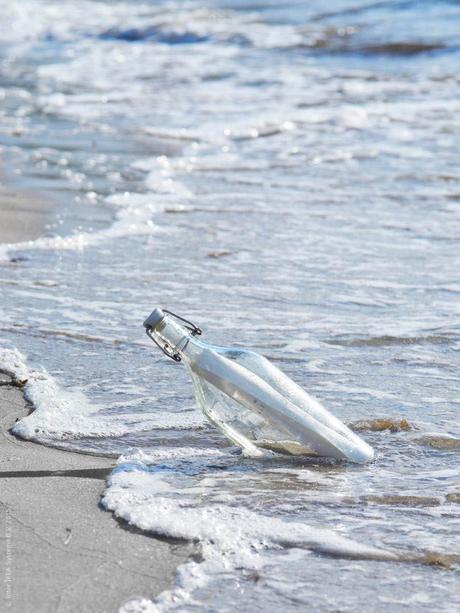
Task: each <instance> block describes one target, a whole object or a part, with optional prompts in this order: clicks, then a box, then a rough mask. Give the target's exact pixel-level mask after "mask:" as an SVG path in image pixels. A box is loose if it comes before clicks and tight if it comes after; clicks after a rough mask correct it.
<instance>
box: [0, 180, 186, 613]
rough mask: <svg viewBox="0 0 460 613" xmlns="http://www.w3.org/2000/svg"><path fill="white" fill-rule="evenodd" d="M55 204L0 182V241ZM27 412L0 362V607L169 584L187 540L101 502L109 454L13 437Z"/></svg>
mask: <svg viewBox="0 0 460 613" xmlns="http://www.w3.org/2000/svg"><path fill="white" fill-rule="evenodd" d="M55 207H56V203H55V202H53V201H52V200H51V199H47V198H46V196H44V195H42V194H38V196H35V195H34V192H33V191H28V190H21V189H18V188H15V187H14V186H11V184H8V186H7V185H5V183H4V182H1V183H0V244H1V243H6V244H8V243H16V242H22V241H27V240H33V239H35V238H38V237H40V236H41V235H42V234H43V231H44V229H45V227H46V223H47V221H48V219H49V214H50V211H51V210H52V209H54V208H55ZM29 412H30V406H29V405H28V403H27V402H26V401H25V399H24V397H23V394H22V390H21V389H20V387H18V386H17V385H16V384H15V382H14V381H13V379H12V378H11V377H10V376H9V375H8V374H6V373H3V372H2V371H1V370H0V576H1V578H2V590H0V603H1V604H0V609H2V610H3V607H2V605H4V606H5V607H6V609H7V610H10V611H12V612H17V613H20V612H21V613H22V611H31V610H33V611H37V612H38V613H39V612H41V611H43V612H48V611H54V610H59V611H61V612H62V611H64V612H65V611H68V612H69V613H70V612H72V611H77V610H78V611H117V610H118V609H119V607H120V606H122V605H123V604H124V603H125V602H126V601H128V600H130V599H132V598H140V597H146V598H149V599H154V598H155V597H156V596H157V595H158V594H159V593H161V592H162V591H163V590H165V589H168V588H170V587H171V586H172V585H173V582H174V577H175V573H176V569H177V567H178V566H179V565H180V564H181V563H182V562H184V561H185V560H186V559H187V558H188V557H189V555H190V554H191V553H192V550H193V545H192V544H188V543H182V542H181V543H174V542H169V541H168V540H167V539H161V538H156V537H155V536H153V535H149V534H147V533H142V532H141V531H136V530H131V529H130V526H129V525H128V524H125V525H123V524H122V523H120V521H118V520H117V519H116V518H115V517H114V516H113V515H112V513H110V512H108V511H106V510H105V509H102V508H101V506H100V499H101V495H102V493H103V491H104V489H105V487H106V485H105V480H106V477H107V475H108V474H109V473H110V471H111V469H112V468H113V466H114V465H115V462H116V461H115V460H114V459H112V458H106V457H102V456H96V455H85V454H82V453H75V452H71V451H66V450H61V449H57V448H54V447H48V446H44V445H40V444H38V443H34V442H30V441H24V440H21V439H19V438H17V437H15V436H14V435H12V434H11V433H10V428H11V426H12V425H13V424H14V422H15V421H16V420H17V419H20V418H22V417H24V416H25V415H27V414H28V413H29Z"/></svg>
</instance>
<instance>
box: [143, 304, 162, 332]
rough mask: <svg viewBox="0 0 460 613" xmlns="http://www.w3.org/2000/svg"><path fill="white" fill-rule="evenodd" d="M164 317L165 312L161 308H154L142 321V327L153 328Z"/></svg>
mask: <svg viewBox="0 0 460 613" xmlns="http://www.w3.org/2000/svg"><path fill="white" fill-rule="evenodd" d="M164 317H165V314H164V312H163V311H162V310H161V309H155V310H154V311H152V312H151V313H150V315H149V316H148V317H147V319H146V320H145V321H144V327H145V328H147V329H150V330H153V329H154V328H156V326H157V325H158V324H159V323H160V321H163V319H164Z"/></svg>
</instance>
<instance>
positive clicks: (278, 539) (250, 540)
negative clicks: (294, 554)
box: [102, 448, 396, 613]
mask: <svg viewBox="0 0 460 613" xmlns="http://www.w3.org/2000/svg"><path fill="white" fill-rule="evenodd" d="M227 457H228V456H227ZM223 458H225V453H223V452H219V451H214V452H212V453H208V452H205V451H203V450H195V449H193V448H183V449H181V450H177V449H176V450H172V449H171V450H161V451H159V453H155V454H153V455H148V454H145V453H143V452H141V451H135V452H133V454H131V455H127V456H125V457H124V458H123V459H122V461H121V463H120V464H119V465H118V467H117V468H116V469H115V470H114V472H113V473H112V474H111V476H110V478H109V481H108V488H107V490H106V491H105V493H104V497H103V499H102V503H103V505H104V506H105V507H106V508H107V509H108V510H111V511H113V512H114V513H115V515H116V516H117V517H120V518H122V519H123V520H125V521H127V522H128V523H130V524H132V525H135V526H137V527H139V528H141V529H142V530H145V531H149V532H153V533H155V534H161V535H164V536H169V537H175V538H184V539H188V540H197V539H198V540H199V541H200V544H201V549H202V554H203V558H204V561H203V562H200V563H197V562H195V561H193V560H190V561H188V562H187V563H185V564H184V565H182V566H181V567H180V568H179V570H178V574H177V578H176V585H175V587H174V589H173V590H172V591H166V592H164V593H163V594H161V595H160V597H159V598H158V599H157V600H155V602H151V601H148V600H146V599H140V600H134V601H130V602H128V603H126V604H125V605H124V607H122V609H121V610H122V611H125V612H126V613H127V612H128V611H150V610H151V611H164V610H172V609H175V608H179V607H181V606H184V605H186V604H187V603H189V604H190V603H191V602H192V601H193V598H194V596H193V594H194V592H195V590H197V589H198V588H199V587H202V586H203V585H205V584H206V583H207V582H208V581H210V580H212V577H213V576H215V574H216V573H217V574H218V573H222V572H229V571H230V572H234V571H236V569H237V568H241V567H243V568H246V569H258V568H261V567H263V566H264V563H265V560H264V551H266V550H268V549H272V548H280V547H285V546H287V547H297V548H305V549H311V550H315V551H318V552H321V553H324V554H327V555H334V556H343V557H347V558H364V559H377V560H394V559H396V555H395V554H393V553H392V552H390V551H384V550H382V549H379V548H376V547H372V546H368V545H363V544H360V543H357V542H355V541H353V540H351V539H349V538H346V537H343V536H341V535H339V534H338V533H336V532H334V531H332V530H329V529H322V528H315V527H312V526H308V525H306V524H304V523H300V522H297V521H292V520H291V519H284V518H282V517H280V516H276V517H275V516H270V515H268V514H263V513H259V512H256V511H253V510H250V509H248V508H245V507H243V506H240V505H237V504H234V502H235V501H234V500H232V497H230V498H229V504H226V503H225V501H226V498H225V497H222V496H218V497H217V498H214V490H215V482H214V479H212V478H210V476H209V474H208V472H207V463H208V464H209V463H211V464H213V463H215V462H216V461H221V462H222V461H223V460H222V459H223ZM224 461H225V460H224ZM165 462H166V465H167V466H166V468H165V464H164V463H165ZM160 464H161V466H160ZM243 478H244V477H243ZM216 489H217V490H218V489H219V488H216Z"/></svg>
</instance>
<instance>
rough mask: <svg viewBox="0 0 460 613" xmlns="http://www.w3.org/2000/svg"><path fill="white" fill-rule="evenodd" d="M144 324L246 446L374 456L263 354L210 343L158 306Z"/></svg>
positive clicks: (216, 419)
mask: <svg viewBox="0 0 460 613" xmlns="http://www.w3.org/2000/svg"><path fill="white" fill-rule="evenodd" d="M144 326H145V328H146V331H147V334H148V336H149V337H150V338H151V339H152V340H153V341H154V342H155V343H156V344H157V345H158V346H159V347H160V349H162V351H163V352H164V353H165V354H166V355H168V356H169V357H171V358H172V359H174V360H175V361H177V362H180V361H183V362H184V364H185V365H186V366H187V368H188V370H189V372H190V375H191V378H192V381H193V385H194V389H195V397H196V400H197V403H198V405H199V406H200V408H201V409H202V411H203V413H204V414H205V415H206V417H207V418H208V419H209V421H211V422H212V423H213V424H214V425H215V426H217V428H218V429H219V430H220V431H221V432H222V433H223V434H224V435H225V436H226V437H227V438H229V439H230V440H231V441H232V442H233V443H235V444H236V445H238V446H239V447H242V448H243V449H244V450H245V451H247V452H249V453H251V454H254V455H260V454H261V453H262V452H261V449H268V450H271V451H276V452H279V453H285V454H290V455H319V456H326V457H332V458H336V459H339V460H349V461H352V462H357V463H365V462H369V461H370V460H372V459H373V457H374V451H373V449H372V447H370V446H369V445H368V444H367V443H366V442H364V441H363V440H362V439H361V438H360V437H359V436H357V435H356V434H355V433H354V432H352V431H351V430H350V429H349V428H348V427H347V426H346V425H345V424H343V423H342V422H341V421H340V420H339V419H337V418H336V417H334V416H333V415H332V414H331V413H329V412H328V411H327V410H326V409H325V408H324V407H323V406H322V405H321V404H320V403H319V402H318V400H316V399H315V398H313V397H312V396H310V395H309V394H307V393H306V392H305V391H304V390H303V389H302V388H301V387H299V386H298V385H297V384H296V383H294V381H292V380H291V379H290V378H289V377H288V376H287V375H285V374H284V373H283V372H282V371H281V370H279V368H277V367H276V366H275V365H274V364H272V363H271V362H270V361H269V360H267V359H266V358H264V357H263V356H261V355H259V354H257V353H254V352H253V351H248V350H246V349H237V348H226V347H217V346H214V345H210V344H208V343H206V342H204V341H202V340H200V339H198V338H197V336H199V335H201V330H200V329H199V328H197V327H196V326H195V325H194V324H192V323H191V322H189V321H187V320H185V319H182V318H181V317H178V316H177V315H174V314H173V313H171V312H170V311H166V310H161V309H155V310H154V311H153V312H152V313H151V315H150V316H149V317H148V318H147V319H146V320H145V322H144Z"/></svg>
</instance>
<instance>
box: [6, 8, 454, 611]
mask: <svg viewBox="0 0 460 613" xmlns="http://www.w3.org/2000/svg"><path fill="white" fill-rule="evenodd" d="M0 23H2V24H7V27H6V28H2V29H1V34H0V101H1V102H0V155H1V159H2V162H3V168H4V170H5V172H6V173H7V174H9V175H10V179H11V180H12V181H13V182H14V184H16V185H17V186H18V187H26V188H27V189H29V190H31V189H32V190H39V191H44V192H46V193H47V194H48V195H49V197H50V198H53V199H56V201H57V202H59V206H58V207H57V208H56V210H55V212H54V213H53V214H52V218H51V221H50V224H49V225H48V227H47V228H46V231H45V234H44V236H43V237H41V238H39V239H38V240H36V241H32V242H24V243H21V244H18V245H7V246H5V245H2V246H1V247H0V289H1V302H0V315H1V318H0V329H1V330H0V334H1V341H0V367H1V368H4V369H7V370H9V371H11V372H14V373H15V374H16V376H17V377H18V379H21V380H25V379H27V381H28V382H27V384H26V386H25V392H26V394H27V397H28V398H29V400H30V401H31V403H32V405H33V407H34V409H35V410H34V412H32V413H31V415H30V416H28V417H27V418H25V419H23V420H22V421H21V422H19V423H18V424H16V425H15V431H16V433H17V434H18V435H19V436H22V437H24V438H27V439H31V440H34V441H37V442H39V443H45V444H48V445H56V446H60V447H64V448H68V449H72V450H80V451H85V452H89V453H96V454H108V455H112V456H116V457H118V456H120V459H119V462H118V466H117V468H116V469H115V470H114V472H113V474H112V475H111V477H110V479H109V482H108V486H107V490H106V492H105V494H104V498H103V504H104V505H105V506H106V508H107V509H108V510H110V511H112V512H114V513H115V514H116V515H118V516H119V517H121V518H124V519H126V520H127V521H129V522H131V523H132V524H134V525H136V526H138V527H139V528H141V529H143V530H146V531H151V532H153V533H157V534H161V535H166V536H173V537H179V538H186V539H192V540H195V541H196V542H197V552H198V553H197V555H196V556H194V557H193V559H191V560H189V561H188V562H187V563H186V564H184V565H183V566H182V567H180V568H179V569H178V574H177V577H176V583H175V585H174V586H172V588H171V590H169V591H167V592H165V593H163V594H161V595H160V596H159V598H158V599H157V600H156V601H155V602H152V601H149V600H147V599H144V600H140V599H137V600H135V601H132V602H129V603H120V606H122V607H123V610H124V611H125V612H128V611H140V610H144V611H148V610H152V611H170V610H179V611H195V610H196V611H202V610H205V611H230V610H234V609H235V608H238V609H239V610H240V611H248V612H249V611H251V612H252V611H257V610H280V611H297V610H308V611H321V612H322V611H328V612H329V611H330V612H332V611H356V610H362V611H390V610H391V611H403V610H404V611H407V610H409V611H433V610H438V611H449V612H450V611H456V610H458V607H459V606H460V597H459V570H460V506H459V501H460V478H459V451H460V426H459V422H458V413H459V410H460V381H459V367H460V306H459V305H460V301H459V298H460V280H459V272H458V271H459V270H460V238H459V237H460V172H459V166H458V160H459V155H460V138H459V134H460V77H459V74H460V71H459V69H460V4H459V3H458V2H455V1H453V0H452V1H447V0H425V1H415V0H413V1H411V0H408V1H396V0H394V1H391V0H388V1H382V2H375V1H374V2H371V1H365V0H330V2H328V3H324V2H319V1H311V2H300V1H295V0H292V1H291V0H286V1H285V2H273V1H271V0H261V1H260V2H257V3H253V2H247V1H244V0H234V1H232V0H220V1H219V0H215V1H211V0H208V1H206V0H205V1H201V2H198V1H196V0H187V1H184V2H182V1H176V2H161V1H157V2H149V1H144V2H137V1H129V0H121V1H116V2H102V1H100V2H97V1H90V0H81V1H79V2H67V1H62V0H61V1H59V2H58V1H54V2H53V1H49V0H43V1H38V0H21V2H16V3H13V2H10V3H6V2H5V3H2V4H1V6H0ZM155 306H164V307H166V308H169V309H171V310H173V311H175V312H177V313H179V314H181V315H183V316H185V317H188V318H189V319H191V320H192V321H194V322H196V323H197V324H198V325H199V326H200V327H202V328H203V330H204V339H205V340H206V339H208V340H209V341H210V342H211V343H213V344H221V345H236V346H238V345H239V346H245V347H248V348H251V349H253V350H256V351H259V352H260V353H263V354H264V355H266V356H267V357H269V358H270V359H272V360H273V361H274V363H276V364H277V365H278V366H279V367H280V368H282V369H283V370H284V371H285V372H286V373H287V374H288V375H290V376H291V377H292V378H293V379H294V380H295V381H296V382H297V383H299V384H300V385H301V386H303V387H304V388H305V389H307V391H309V392H310V393H312V394H313V395H314V396H316V397H317V398H318V399H320V400H321V402H322V403H323V404H324V405H325V406H326V407H327V408H328V409H329V410H330V411H331V412H333V413H334V414H335V415H337V416H338V417H339V418H340V419H342V420H343V421H344V422H346V423H348V424H353V426H354V427H355V428H356V429H357V431H358V432H359V433H360V435H361V436H363V438H365V439H366V440H367V441H368V442H369V443H370V444H372V445H373V446H374V448H375V450H376V460H375V462H373V463H371V464H370V465H367V466H354V465H349V464H340V463H334V462H329V461H322V460H318V459H316V460H315V459H311V458H310V459H301V458H296V459H293V458H286V457H282V456H279V457H266V458H262V459H255V458H250V457H244V456H242V455H241V454H240V453H238V450H237V449H235V448H234V447H232V446H230V445H229V444H228V443H227V441H226V440H225V439H223V437H222V436H221V435H220V434H219V433H218V432H216V431H215V430H214V429H212V428H211V427H210V426H208V425H207V423H206V422H205V420H204V418H203V417H202V416H201V415H200V413H199V412H198V410H197V409H196V408H195V405H194V401H193V398H192V386H191V381H190V380H188V376H187V374H186V372H185V369H184V368H183V367H182V366H181V365H178V364H175V363H173V362H172V361H170V360H168V359H167V358H165V357H164V356H163V355H162V354H161V353H160V352H159V351H158V350H157V349H156V348H155V347H154V346H153V345H152V344H151V343H150V342H149V340H148V339H147V338H146V337H145V335H144V334H143V329H142V321H143V319H144V318H145V317H146V316H147V315H148V314H149V313H150V311H151V310H152V309H153V308H154V307H155Z"/></svg>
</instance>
